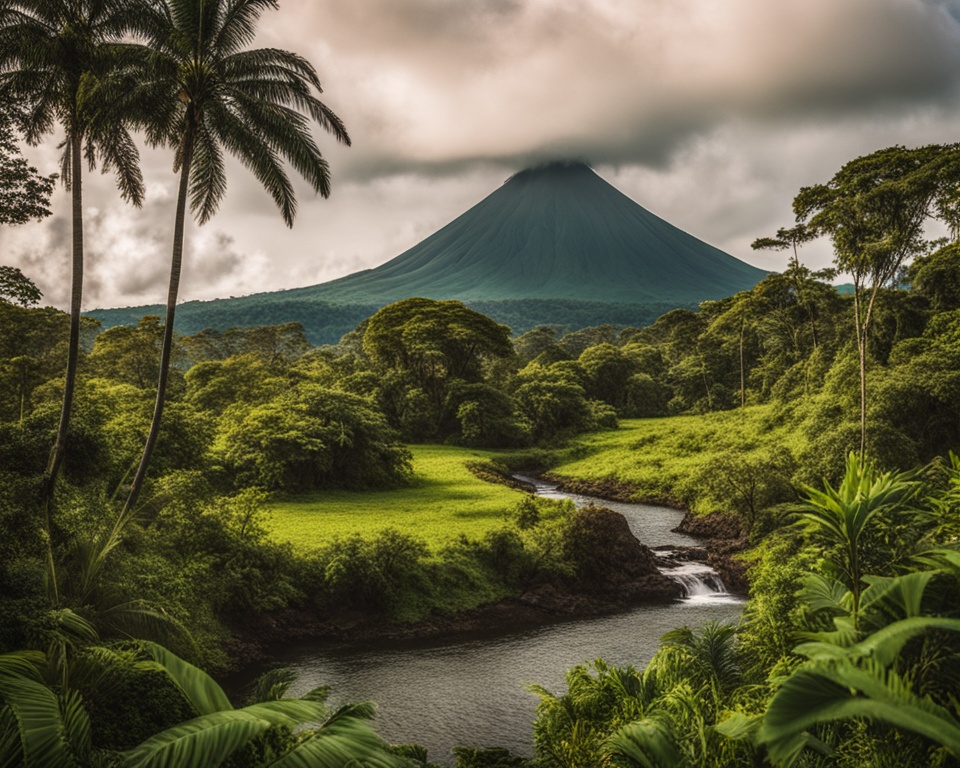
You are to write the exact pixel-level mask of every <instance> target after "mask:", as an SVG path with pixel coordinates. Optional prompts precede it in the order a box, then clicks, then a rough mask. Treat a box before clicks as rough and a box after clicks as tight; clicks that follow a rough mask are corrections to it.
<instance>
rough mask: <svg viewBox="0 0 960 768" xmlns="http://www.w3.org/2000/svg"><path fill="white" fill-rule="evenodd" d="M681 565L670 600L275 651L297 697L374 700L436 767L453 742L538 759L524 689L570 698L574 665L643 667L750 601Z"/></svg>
mask: <svg viewBox="0 0 960 768" xmlns="http://www.w3.org/2000/svg"><path fill="white" fill-rule="evenodd" d="M523 479H525V480H530V481H533V482H535V483H536V484H537V487H538V493H541V494H542V495H544V496H551V497H553V498H561V497H562V498H572V499H574V501H575V503H577V504H578V505H583V504H588V503H591V502H596V503H598V504H603V505H604V506H607V507H609V508H611V509H614V510H616V511H617V512H620V513H621V514H623V515H624V516H625V517H626V518H627V521H628V523H629V524H630V529H631V530H632V531H633V533H634V535H635V536H637V537H638V538H639V539H640V540H641V541H643V543H645V544H647V545H648V546H651V547H657V546H662V547H668V546H687V545H692V544H696V543H697V542H696V540H695V539H692V538H691V537H689V536H685V535H683V534H678V533H674V532H672V531H671V529H672V528H674V527H676V526H677V525H678V524H679V522H680V519H681V518H682V517H683V513H681V512H678V511H677V510H673V509H668V508H666V507H656V506H650V505H645V504H624V503H619V502H608V501H600V500H598V499H591V498H590V497H585V496H577V495H572V494H561V493H560V492H558V491H557V490H556V488H555V486H550V485H549V484H546V483H541V482H539V481H534V480H532V479H531V478H523ZM676 570H677V572H676V573H674V574H673V576H674V577H675V578H677V579H678V580H679V581H681V583H684V584H686V585H687V586H688V597H687V598H686V599H684V600H678V601H676V602H674V603H671V604H668V605H656V606H646V607H641V608H635V609H633V610H631V611H629V612H626V613H621V614H617V615H614V616H603V617H600V618H590V619H578V620H572V621H565V622H562V623H557V624H551V625H549V626H544V627H539V628H535V629H528V630H523V631H515V632H508V633H504V632H500V633H496V632H491V633H489V634H487V635H481V636H474V637H471V638H468V639H462V638H461V639H457V640H456V641H450V640H447V641H432V642H431V641H423V640H420V641H411V642H407V643H397V642H391V643H372V644H364V645H340V646H331V645H325V646H318V645H317V644H316V643H312V644H310V643H304V644H297V645H291V646H289V647H286V648H285V649H283V650H282V651H281V652H279V653H277V654H275V655H277V656H278V657H279V659H280V661H281V663H283V664H285V665H287V666H290V667H292V668H293V669H294V671H295V672H296V673H297V675H298V679H297V683H296V685H295V686H294V688H293V689H292V690H291V694H292V695H299V694H302V693H305V692H306V691H308V690H310V689H311V688H314V687H316V686H319V685H328V686H330V687H331V689H332V695H331V703H332V704H335V705H339V704H344V703H348V702H354V701H360V700H372V701H375V702H377V704H378V716H377V730H378V732H379V733H380V734H381V735H382V736H383V737H384V738H386V739H387V740H388V741H390V742H393V743H411V742H413V743H418V744H422V745H424V746H426V747H427V748H428V750H429V753H430V759H431V760H432V761H434V762H437V763H440V764H442V765H448V766H449V765H453V762H454V760H453V757H452V756H451V753H450V750H451V748H452V747H454V746H456V745H465V746H473V747H494V746H498V747H505V748H507V749H509V750H511V751H512V752H515V753H517V754H520V755H524V756H527V757H530V756H532V755H533V747H532V722H533V718H534V712H535V708H536V703H537V699H536V697H535V696H534V695H533V694H530V693H528V692H527V691H526V690H525V689H524V686H525V685H527V684H529V683H538V684H540V685H543V686H545V687H547V688H548V689H550V690H552V691H554V692H556V693H562V692H564V691H565V686H564V674H565V672H566V670H568V669H570V668H571V667H573V666H576V665H577V664H582V663H587V662H590V661H592V660H594V659H598V658H602V659H604V660H605V661H607V662H608V663H610V664H615V665H626V664H633V665H634V666H636V667H643V666H644V665H645V664H646V663H647V662H648V661H649V660H650V658H651V657H652V656H653V654H654V653H655V651H656V650H657V646H658V642H659V638H660V636H661V635H663V634H664V633H666V632H668V631H669V630H671V629H675V628H677V627H680V626H690V627H699V626H702V625H703V624H705V623H706V622H708V621H711V620H714V619H716V620H719V621H736V620H737V618H738V616H739V614H740V610H741V608H742V602H743V601H742V599H741V598H739V597H737V596H734V595H730V594H728V593H726V591H725V590H723V589H722V584H721V583H720V582H719V578H718V577H716V574H715V573H713V572H712V571H711V570H710V569H709V568H708V567H707V566H705V565H702V564H698V563H688V564H685V565H683V566H681V567H680V568H679V569H676ZM664 572H665V573H667V574H668V575H670V571H669V570H665V571H664Z"/></svg>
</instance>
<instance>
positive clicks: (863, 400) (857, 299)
mask: <svg viewBox="0 0 960 768" xmlns="http://www.w3.org/2000/svg"><path fill="white" fill-rule="evenodd" d="M861 304H862V297H861V286H860V285H859V284H858V283H857V281H856V280H855V281H854V286H853V311H854V320H855V322H856V325H857V354H858V356H859V358H860V461H861V462H862V461H863V460H864V457H865V451H866V449H867V335H866V322H865V321H864V318H863V310H862V308H861Z"/></svg>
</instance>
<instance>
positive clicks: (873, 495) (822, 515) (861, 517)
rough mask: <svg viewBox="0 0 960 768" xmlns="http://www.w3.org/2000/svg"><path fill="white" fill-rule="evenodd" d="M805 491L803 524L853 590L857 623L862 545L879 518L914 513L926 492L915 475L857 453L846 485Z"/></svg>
mask: <svg viewBox="0 0 960 768" xmlns="http://www.w3.org/2000/svg"><path fill="white" fill-rule="evenodd" d="M801 490H802V491H803V492H804V493H805V494H806V497H807V498H806V500H805V502H804V504H803V507H802V509H801V511H800V513H799V515H798V521H797V522H798V524H799V525H802V526H805V527H807V528H808V529H809V531H810V532H811V534H812V535H813V536H814V537H815V538H817V539H819V540H820V541H821V542H823V543H824V544H825V545H826V546H827V547H829V548H830V550H829V551H828V562H829V563H831V564H832V565H833V567H834V568H835V570H836V571H837V572H838V573H839V575H840V580H841V582H842V585H843V587H845V588H846V589H847V590H849V602H850V614H851V617H852V621H853V625H854V627H856V626H857V625H858V621H859V619H858V617H859V613H860V598H861V593H862V591H863V576H864V567H863V562H862V561H863V554H864V553H863V546H864V541H865V539H866V537H867V532H868V530H869V529H870V527H871V525H876V521H875V520H874V518H875V517H878V516H883V515H891V514H894V513H899V514H905V513H911V514H912V513H914V510H913V509H912V507H911V503H912V501H913V499H914V498H915V497H916V495H917V494H918V493H919V491H920V490H921V485H920V483H919V482H917V481H915V480H914V479H913V473H910V472H900V473H893V472H883V473H881V472H878V471H877V469H876V467H875V466H874V464H873V462H871V461H869V460H867V459H862V458H860V457H859V456H857V455H856V454H854V453H851V454H849V456H847V468H846V472H845V473H844V476H843V481H842V482H841V484H840V485H839V487H837V488H833V487H832V486H831V485H830V484H829V483H824V489H823V490H822V491H819V490H817V489H816V488H811V487H809V486H803V487H802V488H801Z"/></svg>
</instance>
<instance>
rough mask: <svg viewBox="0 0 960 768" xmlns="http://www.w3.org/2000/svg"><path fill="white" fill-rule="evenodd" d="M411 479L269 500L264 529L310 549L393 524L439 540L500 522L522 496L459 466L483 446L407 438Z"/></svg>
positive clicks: (479, 456) (478, 532)
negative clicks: (400, 484) (398, 484)
mask: <svg viewBox="0 0 960 768" xmlns="http://www.w3.org/2000/svg"><path fill="white" fill-rule="evenodd" d="M411 451H412V452H413V470H414V475H415V480H414V484H413V485H412V486H410V487H408V488H398V489H394V490H389V491H365V492H352V491H323V492H321V493H315V494H309V495H304V496H298V497H296V498H291V499H287V500H280V501H275V502H273V503H271V504H270V506H269V509H268V512H269V515H268V520H267V528H268V530H269V531H270V533H271V535H272V536H274V537H275V538H276V539H277V540H280V541H289V542H292V543H293V544H294V545H295V546H296V547H298V548H303V549H312V548H315V547H317V546H320V545H322V544H324V543H326V542H327V541H329V540H330V538H331V537H333V536H349V535H351V534H354V533H359V534H361V535H363V536H367V535H372V534H375V533H377V532H378V531H381V530H383V529H384V528H396V529H398V530H400V531H403V532H404V533H409V534H412V535H415V536H417V537H418V538H420V539H423V540H424V541H426V542H427V543H428V544H429V545H431V546H436V545H442V544H443V543H445V542H449V541H451V540H452V539H455V538H457V537H458V536H459V535H460V534H464V535H466V536H467V537H468V538H479V537H481V536H483V534H484V533H486V532H487V531H489V530H491V529H493V528H497V527H499V526H501V525H503V523H504V513H505V512H506V511H508V510H510V509H511V508H513V507H514V506H515V505H516V504H517V502H518V501H519V500H520V499H521V498H522V494H521V493H520V492H519V491H514V490H512V489H510V488H507V487H506V486H502V485H494V484H492V483H486V482H483V481H482V480H479V479H477V478H476V477H474V476H473V475H472V474H471V473H470V471H469V470H468V469H467V468H466V466H465V464H466V462H469V461H480V460H484V459H490V458H493V457H495V456H496V454H495V453H492V452H489V451H478V450H471V449H468V448H456V447H452V446H443V445H415V446H411Z"/></svg>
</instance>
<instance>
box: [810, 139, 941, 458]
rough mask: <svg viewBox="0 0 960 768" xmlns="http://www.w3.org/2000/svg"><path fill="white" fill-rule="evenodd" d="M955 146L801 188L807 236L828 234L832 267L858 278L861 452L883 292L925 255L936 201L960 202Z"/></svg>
mask: <svg viewBox="0 0 960 768" xmlns="http://www.w3.org/2000/svg"><path fill="white" fill-rule="evenodd" d="M957 162H958V152H957V147H955V146H947V147H943V146H927V147H919V148H917V149H906V148H904V147H890V148H888V149H883V150H880V151H878V152H874V153H873V154H870V155H867V156H865V157H858V158H857V159H856V160H852V161H850V162H849V163H847V164H846V165H844V166H843V167H842V168H841V169H840V170H839V171H837V173H836V174H835V175H834V176H833V178H832V179H830V181H829V182H827V183H826V184H816V185H814V186H812V187H805V188H803V189H801V190H800V192H799V194H798V195H797V196H796V198H794V201H793V210H794V213H795V214H796V216H797V221H798V222H799V223H800V224H801V225H803V227H804V228H805V231H806V232H808V233H813V234H815V235H828V236H829V237H830V239H831V240H832V242H833V247H834V261H835V263H836V265H837V268H838V269H839V270H840V271H841V272H846V273H848V274H849V275H850V276H851V278H852V279H853V288H854V293H853V301H854V321H855V325H856V338H857V352H858V353H859V359H860V454H861V456H862V455H863V453H864V450H865V448H866V441H867V359H868V343H869V340H870V330H871V320H872V318H873V309H874V304H875V302H876V298H877V294H878V293H879V291H880V289H881V288H883V287H884V286H887V285H892V284H893V283H895V282H896V280H897V278H898V276H899V275H900V271H901V268H902V267H903V265H904V264H905V263H906V262H907V261H908V260H909V259H910V258H912V257H914V256H916V255H918V254H920V253H922V252H924V250H925V249H926V242H925V231H924V225H925V223H926V221H927V219H928V218H929V217H930V216H932V215H935V214H936V213H938V211H939V210H940V206H939V205H938V203H939V202H940V201H943V200H945V199H955V198H956V196H957V195H956V192H957V188H958V180H957Z"/></svg>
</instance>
